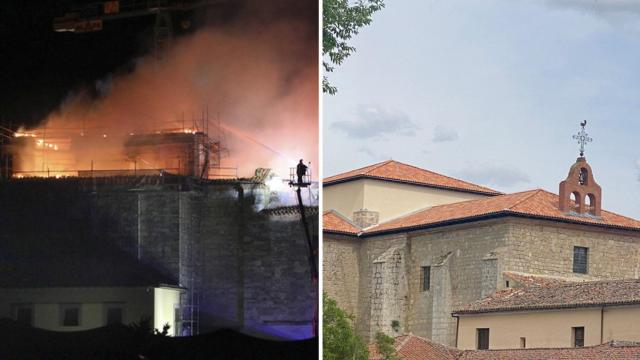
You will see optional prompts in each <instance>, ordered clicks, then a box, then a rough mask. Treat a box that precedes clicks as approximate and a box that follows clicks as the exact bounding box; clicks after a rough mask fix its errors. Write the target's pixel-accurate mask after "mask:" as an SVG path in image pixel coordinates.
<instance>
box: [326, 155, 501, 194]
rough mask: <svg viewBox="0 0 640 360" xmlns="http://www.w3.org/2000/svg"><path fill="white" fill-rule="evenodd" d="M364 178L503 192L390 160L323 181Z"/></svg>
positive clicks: (465, 189)
mask: <svg viewBox="0 0 640 360" xmlns="http://www.w3.org/2000/svg"><path fill="white" fill-rule="evenodd" d="M362 178H368V179H378V180H387V181H396V182H403V183H409V184H415V185H422V186H430V187H437V188H444V189H452V190H459V191H465V192H472V193H480V194H487V195H498V194H501V192H499V191H496V190H493V189H489V188H487V187H484V186H480V185H476V184H472V183H469V182H466V181H462V180H458V179H455V178H452V177H449V176H445V175H442V174H438V173H435V172H432V171H429V170H425V169H420V168H418V167H415V166H411V165H407V164H403V163H401V162H398V161H394V160H388V161H384V162H381V163H378V164H374V165H370V166H366V167H363V168H360V169H355V170H352V171H348V172H345V173H342V174H338V175H334V176H330V177H328V178H325V179H324V181H323V185H324V186H330V185H333V184H337V183H341V182H345V181H350V180H357V179H362Z"/></svg>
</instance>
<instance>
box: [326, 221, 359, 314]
mask: <svg viewBox="0 0 640 360" xmlns="http://www.w3.org/2000/svg"><path fill="white" fill-rule="evenodd" d="M360 243H361V240H360V239H357V238H353V237H348V236H337V235H329V234H325V235H324V237H323V239H322V248H323V252H322V255H323V256H322V264H323V266H322V268H323V270H322V271H323V278H322V281H323V291H324V292H325V293H327V295H328V296H329V297H331V298H333V299H334V300H335V301H336V302H337V303H338V306H339V307H340V308H341V309H343V310H345V311H346V312H347V313H349V314H352V315H355V314H356V313H357V307H358V303H359V298H358V288H359V286H358V283H359V281H360V273H359V270H358V268H359V266H358V265H359V262H360V258H359V252H360Z"/></svg>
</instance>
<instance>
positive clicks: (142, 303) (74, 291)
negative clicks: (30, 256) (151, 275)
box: [0, 287, 162, 331]
mask: <svg viewBox="0 0 640 360" xmlns="http://www.w3.org/2000/svg"><path fill="white" fill-rule="evenodd" d="M154 297H155V291H154V288H147V287H100V288H97V287H96V288H90V287H86V288H63V287H56V288H30V289H2V291H0V318H2V317H7V318H15V316H16V313H15V311H16V306H21V305H29V306H31V307H32V308H33V326H35V327H38V328H42V329H47V330H54V331H79V330H88V329H93V328H96V327H101V326H104V325H106V307H108V306H113V305H114V304H118V305H122V308H123V312H122V320H123V321H122V322H123V323H124V324H130V323H133V322H139V321H140V319H141V318H142V317H149V318H151V319H152V320H153V317H154V315H155V314H154ZM62 304H79V306H80V325H79V326H62V315H61V305H62ZM160 328H162V326H160Z"/></svg>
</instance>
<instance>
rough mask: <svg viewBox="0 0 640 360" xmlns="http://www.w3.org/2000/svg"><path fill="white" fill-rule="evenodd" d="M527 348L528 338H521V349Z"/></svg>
mask: <svg viewBox="0 0 640 360" xmlns="http://www.w3.org/2000/svg"><path fill="white" fill-rule="evenodd" d="M526 348H527V338H523V337H521V338H520V349H526Z"/></svg>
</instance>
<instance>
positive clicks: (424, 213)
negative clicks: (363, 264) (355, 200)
mask: <svg viewBox="0 0 640 360" xmlns="http://www.w3.org/2000/svg"><path fill="white" fill-rule="evenodd" d="M498 216H521V217H527V218H534V219H546V220H554V221H560V222H567V223H578V224H585V225H594V226H599V227H608V228H618V229H624V230H633V231H640V221H638V220H635V219H632V218H628V217H625V216H622V215H618V214H615V213H612V212H609V211H605V210H602V216H600V217H594V216H586V215H583V216H576V215H572V214H566V213H564V212H562V211H560V209H559V208H558V195H556V194H553V193H550V192H548V191H546V190H542V189H536V190H529V191H524V192H519V193H514V194H506V195H498V196H491V197H486V198H481V199H476V200H467V201H461V202H456V203H452V204H445V205H438V206H433V207H430V208H427V209H424V210H421V211H417V212H414V213H411V214H409V215H405V216H402V217H399V218H396V219H393V220H390V221H387V222H384V223H381V224H379V225H378V226H374V227H371V228H368V229H367V230H366V231H364V232H363V235H374V234H381V233H389V232H398V231H409V230H414V229H421V228H428V227H437V226H445V225H450V224H452V223H460V222H468V221H475V220H483V219H486V218H491V217H498Z"/></svg>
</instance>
